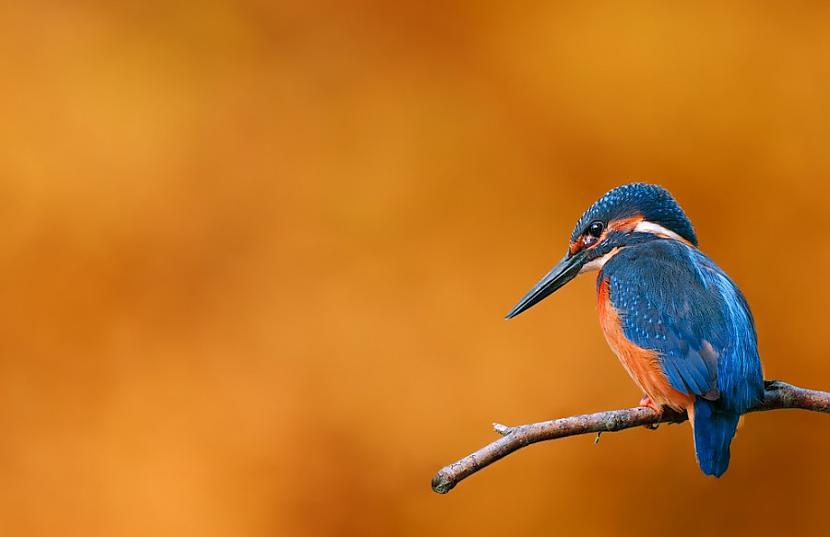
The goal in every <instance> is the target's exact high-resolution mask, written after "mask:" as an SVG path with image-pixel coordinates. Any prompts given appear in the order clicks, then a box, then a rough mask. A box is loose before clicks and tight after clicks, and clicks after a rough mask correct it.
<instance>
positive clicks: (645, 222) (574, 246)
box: [506, 183, 697, 319]
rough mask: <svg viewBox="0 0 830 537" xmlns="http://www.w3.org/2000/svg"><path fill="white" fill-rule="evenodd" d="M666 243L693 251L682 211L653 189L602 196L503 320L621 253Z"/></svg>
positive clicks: (622, 189)
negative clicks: (634, 247)
mask: <svg viewBox="0 0 830 537" xmlns="http://www.w3.org/2000/svg"><path fill="white" fill-rule="evenodd" d="M655 238H668V239H674V240H679V241H683V242H685V243H687V244H690V245H692V246H695V247H697V236H696V235H695V230H694V228H693V227H692V223H691V222H690V221H689V219H688V217H686V214H685V213H684V212H683V209H681V208H680V206H679V205H678V204H677V202H676V201H675V200H674V198H673V197H672V195H671V194H669V192H668V191H667V190H666V189H664V188H662V187H660V186H657V185H649V184H645V183H631V184H627V185H622V186H618V187H617V188H615V189H613V190H611V191H610V192H608V193H606V194H605V195H604V196H602V197H601V198H600V199H598V200H597V201H596V202H594V204H593V205H591V207H589V208H588V210H587V211H585V212H584V213H583V214H582V216H581V217H580V218H579V220H578V221H577V222H576V226H574V230H573V233H571V239H570V243H569V244H568V251H567V253H566V254H565V257H563V258H562V259H561V260H560V261H559V263H557V264H556V266H555V267H553V269H552V270H551V271H550V272H548V273H547V274H546V275H545V276H544V277H543V278H542V279H541V280H539V282H538V283H537V284H536V285H534V286H533V289H531V290H530V291H529V292H528V293H527V294H526V295H525V296H524V298H522V299H521V300H520V301H519V303H518V304H516V306H514V307H513V309H512V310H510V312H509V313H508V314H507V317H506V318H507V319H510V318H513V317H515V316H516V315H518V314H520V313H521V312H523V311H525V310H526V309H529V308H530V307H532V306H534V305H535V304H538V303H539V302H541V301H542V300H543V299H544V298H545V297H547V296H548V295H550V294H551V293H553V292H554V291H556V290H557V289H559V288H560V287H562V286H563V285H565V284H566V283H568V282H569V281H571V280H572V279H574V277H576V275H577V274H580V273H582V272H588V271H592V270H599V269H601V268H602V266H603V265H604V264H605V262H606V261H608V260H609V259H610V258H611V256H613V255H614V254H615V253H617V251H619V249H620V248H624V247H626V246H630V245H632V244H637V243H640V242H644V241H646V240H653V239H655Z"/></svg>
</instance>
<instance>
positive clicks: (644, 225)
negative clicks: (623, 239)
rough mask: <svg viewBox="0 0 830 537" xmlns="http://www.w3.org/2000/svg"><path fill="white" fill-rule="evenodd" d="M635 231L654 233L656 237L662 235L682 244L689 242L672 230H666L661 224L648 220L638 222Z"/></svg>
mask: <svg viewBox="0 0 830 537" xmlns="http://www.w3.org/2000/svg"><path fill="white" fill-rule="evenodd" d="M634 231H639V232H640V233H653V234H655V235H660V236H662V237H666V238H669V239H674V240H676V241H681V242H688V241H686V239H684V238H683V237H681V236H680V235H678V234H677V233H675V232H674V231H672V230H670V229H666V228H664V227H663V226H661V225H660V224H655V223H654V222H649V221H648V220H643V221H641V222H638V223H637V225H636V226H634Z"/></svg>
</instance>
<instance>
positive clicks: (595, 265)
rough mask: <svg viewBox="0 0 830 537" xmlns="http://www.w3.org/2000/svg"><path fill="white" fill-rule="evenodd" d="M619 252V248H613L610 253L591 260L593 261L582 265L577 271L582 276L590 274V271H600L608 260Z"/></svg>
mask: <svg viewBox="0 0 830 537" xmlns="http://www.w3.org/2000/svg"><path fill="white" fill-rule="evenodd" d="M619 251H620V249H619V248H614V249H613V250H611V251H610V252H608V253H607V254H605V255H604V256H602V257H598V258H596V259H593V260H591V261H589V262H588V263H585V264H584V265H582V268H581V269H579V273H580V274H582V273H585V272H591V271H594V270H601V269H602V267H604V266H605V264H606V263H607V262H608V260H609V259H611V258H612V257H614V255H615V254H616V253H617V252H619Z"/></svg>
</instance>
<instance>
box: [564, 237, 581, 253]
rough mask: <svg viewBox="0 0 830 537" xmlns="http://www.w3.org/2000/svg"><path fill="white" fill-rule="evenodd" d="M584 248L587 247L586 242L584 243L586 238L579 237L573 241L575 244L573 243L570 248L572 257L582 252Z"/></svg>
mask: <svg viewBox="0 0 830 537" xmlns="http://www.w3.org/2000/svg"><path fill="white" fill-rule="evenodd" d="M584 246H585V241H584V238H583V237H579V238H578V239H576V240H575V241H573V242H572V243H571V244H570V245H569V246H568V251H569V252H570V253H571V255H574V254H575V253H577V252H579V251H580V250H582V248H583V247H584Z"/></svg>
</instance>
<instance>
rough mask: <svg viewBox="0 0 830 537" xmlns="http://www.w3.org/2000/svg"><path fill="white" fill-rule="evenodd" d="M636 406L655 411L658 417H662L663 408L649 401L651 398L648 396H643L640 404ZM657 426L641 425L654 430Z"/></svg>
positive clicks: (653, 424) (655, 424)
mask: <svg viewBox="0 0 830 537" xmlns="http://www.w3.org/2000/svg"><path fill="white" fill-rule="evenodd" d="M637 406H642V407H646V408H650V409H651V410H653V411H655V412H656V413H657V415H658V416H662V415H663V407H662V406H660V405H658V404H657V403H655V402H654V401H652V400H651V397H649V396H648V395H644V396H643V398H642V399H640V404H639V405H637ZM658 426H659V425H658V424H657V423H652V424H651V425H643V427H645V428H646V429H650V430H652V431H653V430H655V429H656V428H657V427H658Z"/></svg>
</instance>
